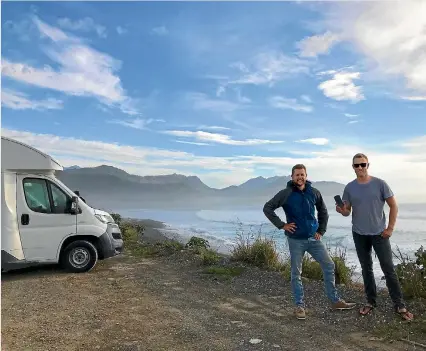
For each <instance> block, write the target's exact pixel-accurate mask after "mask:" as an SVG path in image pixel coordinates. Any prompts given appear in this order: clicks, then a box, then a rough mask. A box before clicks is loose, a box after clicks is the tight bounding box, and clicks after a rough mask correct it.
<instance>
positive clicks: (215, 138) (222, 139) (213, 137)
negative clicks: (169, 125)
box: [164, 130, 283, 146]
mask: <svg viewBox="0 0 426 351" xmlns="http://www.w3.org/2000/svg"><path fill="white" fill-rule="evenodd" d="M164 133H165V134H169V135H174V136H177V137H183V138H193V139H196V140H199V141H204V142H210V143H216V144H226V145H237V146H249V145H264V144H281V143H283V141H275V140H263V139H245V140H234V139H232V138H231V137H230V136H229V135H226V134H218V133H209V132H204V131H196V132H193V131H188V130H170V131H165V132H164Z"/></svg>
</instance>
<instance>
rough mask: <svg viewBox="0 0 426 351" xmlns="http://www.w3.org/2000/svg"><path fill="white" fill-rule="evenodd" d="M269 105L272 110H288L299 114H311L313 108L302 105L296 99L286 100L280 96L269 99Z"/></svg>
mask: <svg viewBox="0 0 426 351" xmlns="http://www.w3.org/2000/svg"><path fill="white" fill-rule="evenodd" d="M269 104H270V105H271V106H272V107H274V108H279V109H289V110H294V111H300V112H312V111H313V108H312V106H309V105H302V104H299V103H298V102H297V100H296V99H288V98H285V97H282V96H274V97H271V98H270V99H269Z"/></svg>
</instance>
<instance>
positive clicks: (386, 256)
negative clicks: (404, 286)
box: [352, 232, 405, 308]
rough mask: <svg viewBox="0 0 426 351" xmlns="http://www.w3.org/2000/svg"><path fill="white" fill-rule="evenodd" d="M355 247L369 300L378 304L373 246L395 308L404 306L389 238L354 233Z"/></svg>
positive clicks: (373, 303)
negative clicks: (372, 253) (372, 255)
mask: <svg viewBox="0 0 426 351" xmlns="http://www.w3.org/2000/svg"><path fill="white" fill-rule="evenodd" d="M352 235H353V238H354V242H355V248H356V252H357V255H358V259H359V262H360V264H361V268H362V277H363V278H364V289H365V294H366V295H367V301H368V302H369V303H371V304H372V305H373V306H376V298H377V291H376V281H375V280H374V274H373V260H372V257H371V248H374V251H375V252H376V254H377V258H378V259H379V262H380V267H381V268H382V271H383V273H384V275H385V279H386V286H387V287H388V290H389V295H390V297H391V299H392V301H393V304H394V307H395V308H398V307H399V308H404V307H405V304H404V301H403V299H402V292H401V287H400V285H399V280H398V277H397V275H396V272H395V267H394V266H393V262H392V249H391V245H390V242H389V238H387V239H385V238H383V237H382V236H381V235H360V234H357V233H355V232H353V233H352Z"/></svg>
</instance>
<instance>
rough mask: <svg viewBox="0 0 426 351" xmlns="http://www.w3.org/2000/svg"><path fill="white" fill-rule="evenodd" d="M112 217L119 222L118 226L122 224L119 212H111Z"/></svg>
mask: <svg viewBox="0 0 426 351" xmlns="http://www.w3.org/2000/svg"><path fill="white" fill-rule="evenodd" d="M111 217H112V219H113V220H114V222H115V223H117V225H118V226H120V224H121V215H119V214H118V213H111Z"/></svg>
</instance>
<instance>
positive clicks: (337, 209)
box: [336, 205, 351, 217]
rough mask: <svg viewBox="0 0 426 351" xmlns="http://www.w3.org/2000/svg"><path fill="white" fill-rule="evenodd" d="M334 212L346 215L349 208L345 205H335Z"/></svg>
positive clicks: (348, 213)
mask: <svg viewBox="0 0 426 351" xmlns="http://www.w3.org/2000/svg"><path fill="white" fill-rule="evenodd" d="M336 212H337V213H340V214H341V215H343V216H345V217H347V216H349V215H350V214H351V213H350V212H349V210H347V209H346V206H343V207H340V206H337V205H336Z"/></svg>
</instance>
